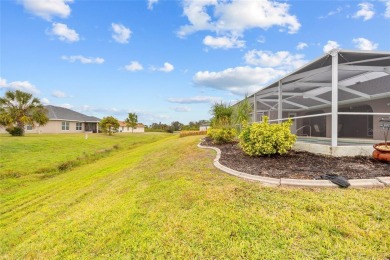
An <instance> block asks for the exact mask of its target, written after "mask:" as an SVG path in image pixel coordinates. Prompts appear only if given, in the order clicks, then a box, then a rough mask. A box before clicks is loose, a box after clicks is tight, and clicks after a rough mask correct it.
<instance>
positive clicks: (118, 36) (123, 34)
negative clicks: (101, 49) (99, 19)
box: [111, 23, 132, 44]
mask: <svg viewBox="0 0 390 260" xmlns="http://www.w3.org/2000/svg"><path fill="white" fill-rule="evenodd" d="M111 27H112V30H113V31H114V33H113V34H112V38H113V39H114V40H115V41H116V42H119V43H122V44H124V43H128V42H129V39H130V36H131V33H132V32H131V30H130V29H129V28H127V27H125V26H124V25H122V24H117V23H112V24H111Z"/></svg>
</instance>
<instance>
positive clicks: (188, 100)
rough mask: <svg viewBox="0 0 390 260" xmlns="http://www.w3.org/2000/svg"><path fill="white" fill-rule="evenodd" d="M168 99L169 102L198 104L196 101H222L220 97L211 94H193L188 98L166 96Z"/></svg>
mask: <svg viewBox="0 0 390 260" xmlns="http://www.w3.org/2000/svg"><path fill="white" fill-rule="evenodd" d="M168 101H169V102H171V103H179V104H198V103H211V104H213V103H215V102H220V101H222V98H220V97H211V96H195V97H189V98H168Z"/></svg>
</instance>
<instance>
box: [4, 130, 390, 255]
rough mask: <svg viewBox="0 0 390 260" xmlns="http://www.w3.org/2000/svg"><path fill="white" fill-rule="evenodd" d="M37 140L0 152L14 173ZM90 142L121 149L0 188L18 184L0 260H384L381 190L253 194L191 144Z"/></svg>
mask: <svg viewBox="0 0 390 260" xmlns="http://www.w3.org/2000/svg"><path fill="white" fill-rule="evenodd" d="M49 137H50V136H49ZM49 137H46V136H31V137H29V136H27V137H26V138H25V139H23V138H21V139H20V140H18V142H13V140H10V141H9V142H8V144H7V145H4V144H1V145H4V146H6V149H7V150H8V151H10V150H14V151H15V153H16V154H13V155H12V156H14V157H13V158H14V159H13V160H14V162H13V163H14V165H18V166H19V163H26V164H27V163H29V162H28V161H29V160H28V159H26V158H22V156H20V155H19V156H17V154H18V153H19V150H18V149H14V146H16V145H18V146H23V145H24V144H25V143H26V145H25V146H26V147H30V146H35V145H37V146H40V144H39V143H40V142H41V140H45V138H49ZM41 138H43V139H41ZM51 138H53V139H52V141H53V142H54V141H55V140H56V138H55V137H51ZM57 138H58V139H60V138H64V137H63V135H61V136H57ZM66 138H70V139H69V140H68V142H70V141H72V137H71V136H69V137H66ZM73 138H75V139H77V138H79V137H77V136H75V137H73ZM96 138H102V142H106V144H107V147H113V145H115V144H117V140H121V141H120V142H119V144H120V146H121V147H122V148H119V149H116V150H113V151H112V152H110V153H109V154H107V155H106V156H104V157H102V158H98V159H97V160H95V161H94V162H91V163H86V164H82V165H79V166H77V167H75V168H73V169H71V170H69V171H64V172H59V173H57V174H56V175H52V176H51V177H50V178H42V179H34V180H33V181H31V182H26V181H22V180H19V179H24V178H27V177H28V176H29V175H28V173H27V171H26V172H25V175H23V176H21V177H19V178H15V177H12V176H6V177H5V178H4V179H3V180H0V184H1V183H2V182H3V183H4V182H6V183H7V185H9V183H10V182H11V181H12V182H14V183H19V182H22V183H23V185H14V186H12V189H8V188H4V189H2V190H1V201H0V202H1V207H0V230H1V232H0V259H1V258H5V259H21V258H34V259H35V258H38V259H53V258H57V259H64V258H68V259H69V258H82V259H85V258H87V259H88V258H97V257H100V258H114V259H118V258H119V259H121V258H126V259H128V258H130V259H133V258H137V259H138V258H141V259H144V258H163V259H165V258H180V259H181V258H186V259H193V258H218V259H221V258H222V259H223V258H230V259H234V258H249V259H251V258H252V259H291V258H293V259H294V258H295V259H302V258H303V259H313V258H317V259H323V258H327V259H328V258H330V259H346V258H347V259H386V258H388V257H390V207H389V204H390V203H389V201H390V189H389V188H386V189H371V190H370V189H365V190H354V189H346V190H343V189H296V188H280V187H278V188H269V187H262V186H261V185H260V184H258V183H252V182H246V181H243V180H240V179H237V178H235V177H232V176H229V175H227V174H225V173H222V172H220V171H218V170H217V169H215V168H214V167H213V164H212V161H213V159H214V156H215V154H214V152H213V151H211V150H203V149H198V148H197V147H196V144H197V142H198V140H199V137H198V136H194V137H186V138H178V137H177V135H166V134H153V135H151V136H149V134H145V135H138V136H137V138H136V139H137V140H139V141H140V143H139V145H137V146H131V145H125V143H126V142H128V143H131V142H133V141H135V139H133V138H135V136H130V135H123V136H122V135H121V136H119V135H118V136H115V137H113V138H111V139H110V138H109V137H105V136H99V137H98V136H96ZM149 138H150V139H149ZM127 139H129V140H127ZM15 140H16V139H15ZM24 140H25V141H24ZM110 141H112V143H110ZM27 143H28V144H27ZM97 143H99V142H98V141H97ZM64 144H66V142H65V143H64ZM102 147H106V146H102ZM102 147H96V148H99V149H102ZM26 149H30V148H26ZM58 151H59V152H60V151H61V150H58ZM89 152H91V153H93V152H94V149H92V148H91V150H89ZM39 154H40V156H41V157H45V156H46V152H45V149H43V150H42V151H41V152H40V153H39ZM1 156H2V163H3V164H4V165H2V167H8V164H7V162H8V161H7V160H9V156H10V155H9V154H8V153H3V152H2V155H1ZM47 156H49V155H47ZM50 156H51V155H50ZM69 156H73V157H74V158H77V157H78V156H79V154H76V155H73V154H72V153H71V152H70V153H69ZM54 157H55V156H54ZM37 158H39V155H38V154H37V156H36V158H35V159H34V160H37ZM63 158H64V159H67V156H65V157H63ZM15 161H16V162H15ZM18 161H19V163H18ZM58 163H61V160H60V161H55V162H54V159H53V164H58ZM31 165H34V164H33V163H32V164H31ZM47 167H50V165H48V166H47ZM31 174H32V175H34V174H36V173H31ZM7 185H3V186H2V187H7Z"/></svg>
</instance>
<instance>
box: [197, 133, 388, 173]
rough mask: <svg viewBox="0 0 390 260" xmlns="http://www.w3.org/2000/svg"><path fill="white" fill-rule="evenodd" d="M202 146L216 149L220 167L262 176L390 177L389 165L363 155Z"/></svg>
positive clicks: (230, 145)
mask: <svg viewBox="0 0 390 260" xmlns="http://www.w3.org/2000/svg"><path fill="white" fill-rule="evenodd" d="M202 145H203V146H213V147H217V148H219V149H220V150H221V159H220V160H219V162H220V163H221V164H222V165H225V166H227V167H229V168H231V169H234V170H236V171H240V172H245V173H248V174H252V175H260V176H264V177H272V178H292V179H319V178H320V176H321V175H324V174H337V175H340V176H343V177H345V178H346V179H370V178H375V177H385V176H390V163H384V162H379V161H376V160H374V159H373V158H371V157H366V156H356V157H331V156H324V155H317V154H312V153H308V152H300V151H294V150H291V151H289V152H288V153H287V154H285V155H273V156H261V157H260V156H256V157H255V156H253V157H251V156H249V155H247V154H245V153H244V152H243V151H242V150H241V148H240V147H239V144H238V143H232V144H222V145H216V144H213V143H212V140H211V139H209V138H206V139H205V140H204V141H203V142H202Z"/></svg>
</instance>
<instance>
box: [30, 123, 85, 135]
mask: <svg viewBox="0 0 390 260" xmlns="http://www.w3.org/2000/svg"><path fill="white" fill-rule="evenodd" d="M67 122H69V130H62V121H49V122H48V123H47V124H46V125H44V126H37V127H34V128H33V130H30V131H29V130H26V133H27V134H28V133H42V134H45V133H50V134H66V133H83V132H84V127H85V126H84V123H82V124H81V125H82V130H76V123H77V122H72V121H67Z"/></svg>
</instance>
